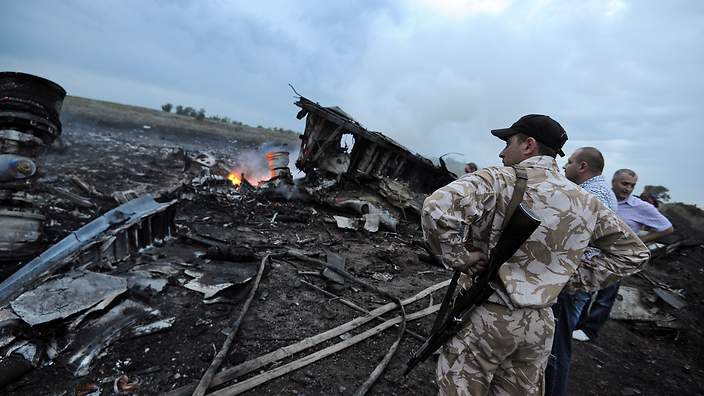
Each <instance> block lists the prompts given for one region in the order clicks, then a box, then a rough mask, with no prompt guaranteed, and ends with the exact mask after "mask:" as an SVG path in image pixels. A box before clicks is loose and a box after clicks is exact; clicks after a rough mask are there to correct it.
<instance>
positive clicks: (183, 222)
mask: <svg viewBox="0 0 704 396" xmlns="http://www.w3.org/2000/svg"><path fill="white" fill-rule="evenodd" d="M64 124H65V126H64V139H65V140H66V142H67V143H68V145H67V147H65V148H64V149H63V150H53V151H52V152H50V153H47V154H46V155H44V156H43V157H42V159H41V162H42V163H41V167H42V169H43V172H44V173H45V175H44V176H43V181H44V182H45V183H48V184H52V185H55V186H64V187H70V186H71V185H72V184H71V182H70V180H69V178H70V176H72V175H73V176H77V177H79V178H80V179H82V180H83V181H85V182H87V183H89V184H91V185H93V186H94V187H95V188H96V189H97V190H98V191H99V192H100V193H102V194H103V195H104V197H103V198H98V197H96V196H93V197H91V200H93V201H94V202H95V203H96V208H94V209H90V210H89V209H80V208H75V207H74V206H72V205H71V203H70V202H66V201H56V202H52V205H51V206H53V207H54V208H58V209H48V210H50V211H51V212H50V213H51V215H50V217H51V219H52V220H53V221H52V222H51V223H50V224H49V227H48V239H49V242H50V243H53V242H56V241H57V240H59V239H61V238H63V237H64V236H66V235H67V234H68V233H69V232H70V231H72V230H75V229H76V228H78V227H80V226H81V225H82V224H85V223H87V222H88V221H90V220H91V219H92V218H94V217H96V216H98V215H100V214H102V213H104V212H105V211H107V210H109V209H111V208H113V207H115V206H116V205H117V203H116V202H115V201H114V200H113V199H112V198H110V194H111V193H113V192H115V191H122V190H127V189H134V190H137V191H139V192H140V193H141V192H152V193H154V192H157V191H160V190H165V189H169V188H171V189H173V188H174V187H175V186H178V185H180V183H181V182H182V181H183V180H187V177H186V176H184V173H183V172H182V169H183V158H182V157H180V156H179V151H178V149H179V148H183V149H185V150H197V151H201V152H203V151H209V152H212V153H214V154H215V155H216V156H217V157H219V158H221V159H224V160H227V161H228V162H230V163H232V162H237V158H238V155H239V153H240V152H241V151H242V150H245V149H252V148H255V147H253V146H254V144H253V143H251V144H250V145H249V146H247V147H243V146H242V145H239V146H238V145H236V144H233V143H232V142H231V141H229V140H228V139H227V138H224V137H222V138H219V137H217V136H216V135H208V137H203V136H197V135H194V134H192V133H186V132H184V131H181V130H179V131H169V130H161V129H159V128H151V129H148V130H146V129H144V128H143V127H142V126H141V125H129V124H125V125H119V126H117V125H101V124H100V123H99V122H93V121H91V122H86V121H85V120H81V119H80V118H76V117H74V118H71V117H69V118H68V119H66V118H65V119H64ZM273 143H276V142H273ZM75 191H76V192H78V190H75ZM178 205H179V206H178V211H177V215H176V224H177V230H178V233H179V235H184V234H186V233H188V232H192V233H198V234H200V235H208V236H210V237H213V238H217V239H219V240H223V241H227V242H230V243H233V244H235V245H237V246H241V247H248V248H251V249H252V250H254V251H255V252H256V255H257V258H256V260H251V261H250V262H246V263H233V262H227V261H217V260H216V261H212V262H210V263H209V264H210V265H212V264H215V265H221V266H234V265H248V266H256V265H257V264H258V263H259V260H260V259H261V257H263V256H264V254H266V253H267V252H271V253H276V252H280V251H284V250H286V249H290V248H297V249H301V250H305V251H307V252H311V253H318V254H320V256H319V257H320V258H322V259H324V258H325V257H326V255H328V254H331V253H334V254H337V255H340V256H343V257H345V258H346V268H347V270H348V271H349V272H350V273H351V274H353V275H354V276H356V277H358V278H360V279H362V280H364V281H366V282H369V283H372V284H374V285H376V286H378V287H382V288H385V289H387V290H389V291H391V292H392V293H396V294H397V295H399V296H402V297H409V296H411V295H413V294H415V293H417V292H419V291H420V290H422V289H425V288H426V287H429V286H431V285H434V284H436V283H438V282H441V281H444V280H446V279H448V278H449V276H450V273H449V272H447V271H445V270H443V269H441V268H438V267H435V266H433V265H432V264H429V263H427V262H424V261H422V260H420V259H419V254H420V253H422V250H421V249H420V248H418V247H417V246H416V245H414V244H413V243H412V241H413V240H414V239H419V238H421V237H422V233H421V231H420V227H419V225H418V223H417V221H415V220H414V219H408V220H406V221H402V222H401V224H400V227H399V230H398V231H397V232H396V233H392V232H383V231H379V232H378V233H375V234H368V233H363V232H358V231H349V230H340V229H338V228H337V227H336V225H335V223H330V222H329V221H330V218H331V216H333V215H345V214H347V213H346V212H344V211H342V210H340V209H335V208H331V207H327V206H321V205H317V204H312V203H304V202H300V201H285V200H280V199H274V198H271V197H266V196H262V195H256V194H243V195H242V197H241V199H239V200H229V201H228V200H222V199H219V197H218V196H214V195H208V194H196V195H195V197H193V199H192V200H182V201H181V202H180V203H179V204H178ZM700 212H701V211H700ZM275 214H276V215H277V217H279V218H280V219H284V220H285V221H273V222H272V221H271V219H272V218H273V217H274V216H275ZM697 215H701V213H699V212H697ZM690 217H691V216H690ZM673 220H674V219H673ZM678 220H680V219H678ZM681 221H687V216H684V218H683V219H682V220H681ZM675 226H676V227H678V229H679V228H680V227H679V225H678V224H677V223H676V222H675ZM681 228H682V229H684V228H686V227H685V226H683V227H681ZM301 241H303V242H301ZM703 242H704V240H696V239H695V240H692V241H691V243H689V246H687V247H684V248H682V249H680V250H678V251H677V252H675V253H673V254H671V255H669V256H666V257H662V258H660V259H657V260H655V261H654V262H653V263H651V264H650V265H649V268H648V270H647V272H648V275H649V276H650V277H651V278H653V279H657V280H660V281H662V282H664V283H666V284H668V285H669V286H671V287H672V288H675V289H684V293H685V296H686V300H687V302H688V305H687V306H686V307H685V308H682V309H680V310H674V309H673V308H670V307H669V306H666V305H665V304H664V303H662V301H659V302H658V303H659V304H660V307H661V309H663V310H664V311H666V312H668V313H671V314H672V315H674V316H675V317H676V318H677V322H678V324H679V325H680V328H679V329H676V330H672V329H661V328H657V327H655V326H653V325H651V324H649V323H636V322H625V321H615V320H612V321H610V322H609V323H607V325H606V326H605V328H604V329H603V330H602V333H601V336H600V337H599V339H598V340H596V341H595V342H589V343H576V342H575V344H576V345H575V351H574V361H573V366H572V375H571V383H570V390H571V393H572V394H580V395H581V394H584V395H592V394H595V395H596V394H598V395H670V394H673V395H674V394H677V395H682V394H685V395H693V394H704V385H702V384H704V360H703V359H704V358H702V354H701V351H702V350H704V348H703V347H704V341H703V340H704V337H703V335H704V334H702V333H703V332H702V325H703V324H704V323H703V320H702V318H704V315H703V314H704V312H703V308H702V301H703V300H704V289H703V288H702V286H701V285H702V284H703V282H704V245H702V243H703ZM206 249H207V247H206V246H204V245H201V244H198V243H196V242H193V241H191V240H188V239H186V238H183V237H180V236H177V237H176V238H174V239H171V240H169V241H167V242H166V243H165V244H163V245H162V246H159V247H153V248H151V249H147V250H144V251H142V252H140V253H138V254H135V255H133V256H132V257H131V258H129V259H128V260H126V261H125V262H122V263H120V264H119V265H117V268H116V269H114V270H111V271H110V273H117V274H119V273H124V272H126V271H128V270H129V269H130V268H131V267H133V266H135V265H139V264H145V263H163V264H168V265H171V266H173V267H174V268H176V269H177V270H178V273H176V274H175V275H171V276H169V277H168V284H167V286H166V287H165V288H164V290H163V291H162V292H160V293H150V294H147V295H140V296H134V295H133V296H130V298H138V299H140V301H142V302H145V303H147V304H148V305H149V306H151V307H154V308H157V309H159V310H160V311H161V316H162V317H164V318H166V317H175V318H176V319H175V321H174V324H173V326H172V327H171V328H170V329H167V330H165V331H162V332H159V333H155V334H150V335H146V336H142V337H134V338H124V339H119V340H118V341H116V342H114V343H112V344H111V345H109V346H107V347H106V348H105V349H104V351H103V353H102V354H101V355H100V356H99V357H98V358H97V359H96V360H95V362H94V363H93V365H92V368H91V370H90V372H89V374H88V375H86V376H83V377H79V378H76V377H74V375H73V371H72V369H71V367H69V366H68V365H65V364H62V363H59V361H58V360H57V361H55V362H53V363H49V364H45V365H44V366H42V367H40V368H38V369H35V370H34V371H32V372H31V373H30V374H28V375H26V376H25V377H24V378H22V379H21V380H19V381H18V382H16V383H14V384H12V385H10V386H8V387H7V388H6V389H4V390H3V392H4V393H7V394H17V395H38V394H75V393H77V392H78V390H80V389H83V388H85V387H86V385H89V384H95V385H97V386H98V387H99V388H100V389H101V392H102V394H112V392H113V391H112V388H113V382H114V381H115V379H116V378H118V377H119V376H120V375H122V374H126V375H127V376H128V377H129V378H130V381H135V382H137V381H138V382H139V387H138V391H137V393H138V394H145V395H151V394H163V393H165V392H168V391H170V390H173V389H175V388H178V387H181V386H184V385H187V384H190V383H192V382H194V381H198V379H199V378H200V377H201V376H202V374H203V372H204V371H205V370H206V368H207V367H208V365H209V364H210V362H211V360H212V359H213V357H214V355H215V351H216V350H217V349H219V348H220V346H221V345H222V343H223V341H224V340H225V337H226V335H224V334H223V330H224V329H226V328H227V327H228V325H229V324H230V323H231V321H232V320H233V318H235V317H236V316H237V314H238V313H239V311H240V308H241V306H242V302H241V300H242V297H243V295H244V293H245V292H246V290H237V289H235V290H233V291H232V292H229V294H228V293H225V292H224V293H225V297H226V299H225V301H224V302H222V303H216V304H204V302H203V295H202V294H201V293H198V292H195V291H192V290H188V289H186V288H184V287H183V282H184V280H185V279H190V278H189V277H188V276H187V275H185V274H184V272H185V271H186V270H188V269H194V268H203V267H205V266H206V264H207V263H206V260H205V259H204V258H202V257H200V255H199V254H198V252H203V251H205V250H206ZM317 270H320V268H318V267H316V266H314V265H311V264H309V263H306V262H303V261H298V260H294V259H291V258H287V259H280V258H275V259H273V260H272V262H271V265H270V266H269V267H268V269H267V272H266V273H265V275H264V277H263V279H262V282H261V285H260V287H259V290H258V293H257V295H256V298H255V300H254V302H253V304H252V306H251V307H250V310H249V312H248V314H247V316H246V317H245V320H244V323H243V325H242V327H241V328H240V332H239V336H237V338H236V341H235V343H234V345H233V347H232V350H231V352H230V354H229V356H228V357H227V358H226V360H225V362H224V364H223V368H227V367H231V366H234V365H236V364H238V363H241V362H243V361H246V360H249V359H252V358H255V357H257V356H260V355H263V354H265V353H267V352H270V351H273V350H275V349H277V348H279V347H283V346H286V345H289V344H293V343H295V342H297V341H299V340H301V339H303V338H306V337H310V336H313V335H316V334H319V333H321V332H323V331H326V330H328V329H330V328H333V327H336V326H338V325H340V324H343V323H345V322H347V321H349V320H352V319H354V318H356V317H359V316H361V315H362V314H361V313H359V312H356V311H353V310H352V309H350V308H348V307H347V306H344V305H342V304H341V303H340V302H339V301H337V299H335V298H331V297H328V296H326V295H323V294H322V293H321V292H320V291H318V290H314V289H313V288H311V287H309V286H307V285H306V284H305V283H303V282H302V280H304V281H306V282H309V283H312V284H315V285H318V286H319V287H321V288H325V289H326V290H328V291H331V292H333V293H335V294H337V295H339V296H342V297H344V298H346V299H348V300H351V301H353V302H355V303H356V304H358V305H360V306H362V307H365V308H366V309H370V310H371V309H374V308H376V307H378V306H380V305H383V304H385V303H388V302H389V301H388V300H385V299H383V298H381V297H379V296H377V295H375V294H374V293H371V292H369V291H365V290H363V289H362V288H361V287H359V286H356V285H353V284H351V283H350V282H346V283H345V284H344V285H338V284H334V283H333V282H330V281H328V280H326V279H325V278H322V277H320V276H317V275H301V274H299V272H301V271H303V272H306V271H307V272H311V271H317ZM389 278H390V279H389ZM384 279H386V280H384ZM624 284H625V285H632V286H638V287H641V288H643V289H644V290H650V289H651V288H652V285H651V284H650V283H648V281H647V280H645V279H643V278H640V277H634V278H632V279H627V280H626V281H625V282H624ZM441 298H442V294H441V292H436V293H435V294H434V296H433V301H434V303H436V304H437V303H438V302H439V301H440V300H441ZM430 303H431V301H429V299H428V298H425V299H423V300H420V301H419V302H417V303H414V304H412V305H409V306H407V307H406V309H407V312H408V313H410V312H414V311H416V310H418V309H422V308H425V307H427V306H428V305H429V304H430ZM392 314H394V313H393V312H392V313H390V314H387V318H391V317H392ZM433 318H434V315H430V316H427V317H425V318H423V319H421V320H417V321H413V322H409V323H408V329H410V330H413V331H415V332H418V333H420V334H422V335H426V334H427V331H428V329H429V328H430V326H431V324H432V319H433ZM370 327H372V325H371V324H368V325H366V326H364V327H362V328H360V329H357V330H355V331H353V333H354V334H357V333H359V332H361V331H363V330H366V329H368V328H370ZM35 331H36V333H37V335H38V336H42V337H45V336H46V335H47V334H50V333H51V332H52V330H51V328H50V326H46V327H45V328H40V329H35ZM396 333H397V332H396V330H395V329H393V328H392V329H389V330H387V331H385V332H383V333H381V334H379V335H376V336H374V337H371V338H369V339H367V340H365V341H362V342H361V343H359V344H356V345H353V346H351V347H349V348H348V349H345V350H344V351H341V352H338V353H336V354H334V355H332V356H329V357H327V358H324V359H322V360H319V361H317V362H315V363H313V364H310V365H308V366H306V367H303V368H301V369H299V370H297V371H294V372H292V373H289V374H287V375H284V376H282V377H280V378H277V379H273V380H271V381H268V382H266V383H264V384H262V385H260V386H258V387H256V388H254V389H253V390H252V391H250V394H257V395H260V394H261V395H274V394H276V395H279V394H292V395H319V394H324V395H336V394H339V395H347V394H352V393H354V391H355V390H356V389H357V388H358V387H359V386H360V385H361V384H362V383H363V382H364V380H365V379H366V378H367V376H368V375H369V373H370V372H371V371H372V370H373V369H374V367H375V366H376V364H377V363H378V362H379V361H380V360H381V359H382V358H383V356H384V354H385V353H386V351H387V350H388V348H389V347H390V346H391V344H392V343H393V341H394V340H395V338H396ZM343 338H347V337H342V338H340V337H335V338H334V339H332V340H329V341H327V342H325V343H323V344H321V345H320V346H318V347H316V348H315V349H314V350H320V349H322V348H324V347H327V346H329V345H332V344H335V343H339V342H341V341H343ZM419 346H420V342H419V341H417V340H416V339H414V338H412V337H408V336H406V337H404V339H403V341H402V343H401V346H400V348H399V351H398V353H397V355H396V356H395V357H394V358H393V360H392V361H391V363H390V365H389V368H388V369H387V371H386V372H385V373H384V374H383V376H382V377H381V379H380V380H379V381H378V382H377V383H376V385H374V387H373V388H372V390H371V394H375V395H408V394H413V395H431V394H435V393H436V392H437V389H436V386H435V383H434V365H435V362H434V359H429V361H427V362H425V363H423V364H421V365H420V366H418V367H417V368H416V369H415V370H414V371H413V372H412V373H411V374H410V375H409V376H408V377H406V378H404V377H403V376H402V371H403V368H404V364H405V362H406V361H407V360H408V358H409V357H410V354H411V352H412V351H413V350H414V349H416V348H418V347H419ZM311 352H312V351H310V350H307V351H304V352H301V353H299V354H296V355H295V356H294V358H298V357H302V356H304V355H307V354H310V353H311ZM288 360H291V358H289V359H288ZM288 360H286V361H285V362H287V361H288ZM280 365H281V363H278V364H274V365H269V366H266V367H264V368H262V369H260V370H257V371H256V372H255V373H253V374H250V375H249V376H252V375H256V374H258V373H260V372H264V371H266V370H269V369H271V368H273V367H277V366H280ZM240 381H241V380H240ZM229 384H231V383H229Z"/></svg>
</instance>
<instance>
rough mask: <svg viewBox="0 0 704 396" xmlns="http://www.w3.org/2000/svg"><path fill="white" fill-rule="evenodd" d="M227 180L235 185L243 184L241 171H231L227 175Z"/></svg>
mask: <svg viewBox="0 0 704 396" xmlns="http://www.w3.org/2000/svg"><path fill="white" fill-rule="evenodd" d="M227 180H229V181H231V182H232V184H233V185H235V186H239V185H240V184H242V178H241V177H240V174H239V173H235V172H230V174H228V175H227Z"/></svg>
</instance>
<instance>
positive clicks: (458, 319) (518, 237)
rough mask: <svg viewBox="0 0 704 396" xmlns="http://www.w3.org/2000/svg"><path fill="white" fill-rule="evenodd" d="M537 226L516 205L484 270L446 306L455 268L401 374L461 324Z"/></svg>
mask: <svg viewBox="0 0 704 396" xmlns="http://www.w3.org/2000/svg"><path fill="white" fill-rule="evenodd" d="M539 225H540V220H539V219H538V218H537V217H536V216H535V214H534V213H533V212H532V211H531V210H530V209H528V207H526V206H525V204H523V203H521V204H520V205H518V207H517V208H516V210H515V211H514V212H513V214H512V215H511V217H510V218H509V220H508V222H507V223H506V227H504V230H503V232H502V233H501V236H500V237H499V241H498V242H497V243H496V246H494V249H493V250H492V251H491V254H490V255H489V263H488V265H487V268H486V270H485V271H482V272H481V273H479V274H476V275H475V277H474V282H473V283H472V287H470V288H469V289H468V290H465V289H462V290H460V292H459V293H458V294H457V297H456V298H455V299H454V302H453V303H452V305H451V306H450V304H451V303H450V301H452V297H453V294H454V290H455V286H456V285H457V280H458V279H459V275H460V271H455V273H454V274H453V276H452V282H450V286H448V289H447V293H446V294H445V298H444V299H443V302H442V304H441V306H440V312H439V313H438V316H437V318H436V319H435V324H434V325H433V329H432V331H431V333H430V335H429V336H428V339H427V340H426V341H425V343H424V344H423V345H422V346H421V347H420V348H419V349H418V350H417V351H415V352H414V353H413V356H412V357H411V359H410V360H409V361H408V363H406V370H405V371H404V373H403V375H407V374H408V373H409V372H410V371H411V370H412V369H413V368H414V367H415V366H416V365H418V363H420V362H423V361H425V359H427V358H428V356H430V355H432V354H433V352H435V351H436V350H437V349H438V348H440V347H441V346H443V345H444V344H445V343H446V342H447V341H448V340H450V338H452V337H453V336H454V335H455V334H457V333H458V332H459V331H460V330H461V329H462V327H464V323H465V321H466V320H467V319H468V318H469V315H470V314H471V312H472V311H473V310H474V309H475V308H476V307H478V306H480V305H482V304H483V303H484V302H485V301H486V300H487V298H489V296H491V295H492V294H493V293H494V292H495V291H496V286H495V284H496V283H497V282H500V280H499V279H498V274H499V268H501V265H503V264H504V263H505V262H506V261H508V259H510V258H511V257H513V255H514V254H515V253H516V251H518V249H519V248H520V247H521V246H522V245H523V243H525V241H526V240H528V238H529V237H530V235H531V234H532V233H533V231H535V229H536V228H538V226H539ZM443 308H444V309H443Z"/></svg>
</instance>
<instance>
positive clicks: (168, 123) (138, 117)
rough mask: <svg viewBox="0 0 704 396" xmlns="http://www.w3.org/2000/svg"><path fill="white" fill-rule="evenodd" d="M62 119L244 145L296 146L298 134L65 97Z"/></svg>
mask: <svg viewBox="0 0 704 396" xmlns="http://www.w3.org/2000/svg"><path fill="white" fill-rule="evenodd" d="M61 113H62V115H70V116H74V117H78V118H84V119H90V120H93V121H98V122H101V123H104V124H107V125H115V126H135V127H139V128H141V127H142V126H143V125H149V126H151V127H153V128H159V129H162V130H171V131H174V132H189V133H199V134H212V135H217V136H224V137H227V138H231V139H237V140H239V141H243V142H265V141H266V142H273V143H281V144H294V145H297V144H299V142H300V140H299V138H298V133H297V132H294V131H290V130H273V129H269V128H255V127H252V126H249V125H244V124H242V125H235V124H228V123H224V122H220V121H215V120H208V119H204V120H196V119H195V118H193V117H189V116H183V115H178V114H174V113H166V112H164V111H161V110H154V109H148V108H145V107H139V106H130V105H125V104H120V103H113V102H106V101H102V100H95V99H88V98H82V97H79V96H67V97H66V99H65V100H64V104H63V109H62V111H61Z"/></svg>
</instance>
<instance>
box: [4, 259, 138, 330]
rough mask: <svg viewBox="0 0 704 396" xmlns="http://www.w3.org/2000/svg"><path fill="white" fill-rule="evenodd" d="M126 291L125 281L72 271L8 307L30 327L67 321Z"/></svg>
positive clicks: (28, 293) (19, 298) (113, 277)
mask: <svg viewBox="0 0 704 396" xmlns="http://www.w3.org/2000/svg"><path fill="white" fill-rule="evenodd" d="M125 291H127V281H126V280H125V279H122V278H119V277H116V276H112V275H106V274H98V273H95V272H89V271H76V272H72V273H69V274H67V275H66V276H64V277H61V278H58V279H54V280H51V281H48V282H46V283H44V284H42V285H40V286H39V287H37V288H35V289H33V290H30V291H28V292H25V293H23V294H22V295H20V296H19V297H17V299H15V300H14V301H13V302H12V303H11V304H10V305H11V307H12V310H13V311H15V313H16V314H17V315H19V317H20V318H22V320H24V321H25V322H27V323H29V324H30V325H32V326H36V325H38V324H42V323H46V322H50V321H52V320H56V319H63V318H67V317H69V316H71V315H74V314H76V313H79V312H82V311H85V310H87V309H89V308H91V307H93V306H94V305H96V304H98V303H100V302H101V301H103V300H105V299H112V298H114V297H115V296H118V295H120V294H122V293H124V292H125Z"/></svg>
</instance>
